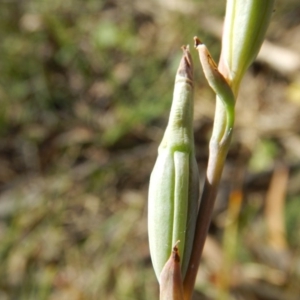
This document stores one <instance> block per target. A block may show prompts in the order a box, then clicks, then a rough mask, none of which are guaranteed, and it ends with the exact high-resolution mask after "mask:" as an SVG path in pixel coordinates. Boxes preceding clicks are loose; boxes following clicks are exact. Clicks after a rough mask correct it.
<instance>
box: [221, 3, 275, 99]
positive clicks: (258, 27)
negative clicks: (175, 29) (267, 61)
mask: <svg viewBox="0 0 300 300" xmlns="http://www.w3.org/2000/svg"><path fill="white" fill-rule="evenodd" d="M273 6H274V0H228V1H227V6H226V17H225V23H224V31H223V38H222V53H221V59H220V69H221V72H222V73H223V74H224V75H225V77H226V79H227V81H228V82H229V84H230V85H231V86H232V88H233V91H234V92H235V94H236V93H237V90H238V88H239V84H240V81H241V79H242V77H243V75H244V73H245V72H246V70H247V69H248V67H249V66H250V64H251V63H252V62H253V61H254V59H255V58H256V56H257V54H258V52H259V49H260V47H261V45H262V43H263V40H264V37H265V33H266V31H267V28H268V25H269V22H270V18H271V15H272V11H273Z"/></svg>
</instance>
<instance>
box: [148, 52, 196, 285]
mask: <svg viewBox="0 0 300 300" xmlns="http://www.w3.org/2000/svg"><path fill="white" fill-rule="evenodd" d="M183 50H184V54H183V57H182V60H181V62H180V66H179V68H178V71H177V75H176V79H175V87H174V94H173V102H172V107H171V112H170V117H169V122H168V126H167V129H166V131H165V134H164V137H163V140H162V142H161V144H160V146H159V149H158V157H157V160H156V163H155V166H154V169H153V171H152V174H151V178H150V185H149V200H148V201H149V202H148V233H149V244H150V254H151V259H152V263H153V267H154V270H155V273H156V276H157V278H158V280H159V281H160V273H161V271H162V269H163V267H164V265H165V263H166V262H167V260H168V258H169V256H170V253H171V252H172V247H173V245H174V244H175V243H176V242H177V241H178V240H179V241H180V243H179V245H178V248H179V253H180V254H181V258H182V259H181V271H182V275H183V278H184V275H185V273H186V269H187V266H188V262H189V258H190V254H191V250H192V245H193V239H194V231H195V223H196V217H197V212H198V202H199V201H198V200H199V175H198V167H197V163H196V160H195V154H194V134H193V65H192V58H191V55H190V53H189V50H188V48H183Z"/></svg>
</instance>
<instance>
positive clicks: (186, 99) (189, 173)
mask: <svg viewBox="0 0 300 300" xmlns="http://www.w3.org/2000/svg"><path fill="white" fill-rule="evenodd" d="M273 5H274V1H273V0H266V1H261V0H247V1H242V0H228V1H227V7H226V16H225V26H224V32H223V39H222V51H221V58H220V62H219V66H218V67H217V65H216V64H215V62H214V60H213V59H212V56H211V55H210V53H209V51H208V49H207V48H206V46H205V45H204V44H203V43H202V42H201V41H200V40H199V39H198V38H195V47H196V49H197V50H198V52H199V58H200V62H201V64H202V68H203V71H204V74H205V77H206V79H207V81H208V83H209V85H210V86H211V88H212V89H213V90H214V92H215V93H216V97H217V99H216V114H215V119H214V127H213V133H212V137H211V140H210V146H209V161H208V167H207V172H206V181H205V184H204V190H203V192H202V195H201V201H200V206H199V211H198V212H197V205H198V204H197V200H198V199H197V197H196V195H197V179H196V178H197V175H196V174H197V172H196V170H195V167H194V166H195V162H194V158H193V154H194V150H193V149H194V148H193V147H194V146H193V132H192V122H193V114H192V104H191V103H192V102H191V101H192V100H191V94H192V91H191V87H192V86H193V83H192V80H193V79H192V75H191V74H192V72H193V71H192V62H191V58H190V56H189V54H188V50H187V49H185V52H184V56H183V58H182V60H181V63H180V67H179V69H178V71H177V76H178V77H180V76H181V77H183V84H180V88H178V86H179V85H178V81H175V90H174V98H173V105H172V109H171V113H170V119H169V124H168V127H167V130H166V133H165V136H164V138H163V141H162V143H161V145H160V148H159V156H158V159H157V162H156V165H155V167H154V170H153V173H152V176H151V180H150V188H149V221H148V224H149V241H150V249H151V257H152V261H153V265H154V269H155V272H156V275H157V278H158V280H159V281H160V289H161V297H160V298H161V299H162V300H163V299H179V300H180V299H184V300H188V299H190V298H191V296H192V292H193V288H194V283H195V278H196V274H197V269H198V265H199V262H200V258H201V253H202V249H203V245H204V241H205V238H206V234H207V231H208V227H209V224H210V220H211V215H212V209H213V206H214V200H215V197H216V193H217V188H218V185H219V181H220V178H221V174H222V170H223V166H224V162H225V159H226V156H227V152H228V149H229V146H230V142H231V137H232V132H233V124H234V106H235V99H236V97H237V94H238V90H239V85H240V82H241V80H242V78H243V75H244V73H245V71H246V70H247V68H248V67H249V65H250V64H251V63H252V62H253V60H254V59H255V57H256V55H257V53H258V51H259V49H260V47H261V44H262V42H263V39H264V36H265V32H266V29H267V27H268V24H269V21H270V17H271V14H272V11H273ZM178 77H177V78H178ZM170 128H172V130H171V129H170ZM195 214H197V218H196V217H195ZM191 235H192V236H193V237H194V238H193V242H191ZM177 240H180V243H179V244H178V248H179V255H180V256H181V259H182V264H181V275H182V278H183V283H182V287H181V286H180V284H178V278H179V277H180V274H178V272H179V273H180V271H179V268H178V263H176V262H178V257H177V255H171V257H170V259H169V260H168V257H169V255H170V254H171V252H172V251H173V253H174V252H175V254H176V253H177V251H178V249H177V246H176V247H174V248H173V246H174V245H175V243H176V245H177ZM172 262H173V264H172ZM187 262H188V266H187ZM164 265H165V268H164ZM170 266H173V268H172V267H170ZM162 270H163V271H162ZM166 272H167V273H168V275H166ZM161 276H162V277H161ZM162 278H168V280H162ZM172 278H173V281H172ZM174 282H176V284H174ZM178 285H179V286H178ZM182 291H183V292H182Z"/></svg>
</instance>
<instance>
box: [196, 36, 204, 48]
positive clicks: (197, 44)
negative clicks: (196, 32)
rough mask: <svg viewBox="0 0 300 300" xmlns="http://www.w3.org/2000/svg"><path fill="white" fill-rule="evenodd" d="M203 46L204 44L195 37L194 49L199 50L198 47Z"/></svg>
mask: <svg viewBox="0 0 300 300" xmlns="http://www.w3.org/2000/svg"><path fill="white" fill-rule="evenodd" d="M202 44H203V43H202V42H201V40H200V39H199V38H198V37H197V36H194V47H195V48H196V49H197V47H198V46H199V45H202Z"/></svg>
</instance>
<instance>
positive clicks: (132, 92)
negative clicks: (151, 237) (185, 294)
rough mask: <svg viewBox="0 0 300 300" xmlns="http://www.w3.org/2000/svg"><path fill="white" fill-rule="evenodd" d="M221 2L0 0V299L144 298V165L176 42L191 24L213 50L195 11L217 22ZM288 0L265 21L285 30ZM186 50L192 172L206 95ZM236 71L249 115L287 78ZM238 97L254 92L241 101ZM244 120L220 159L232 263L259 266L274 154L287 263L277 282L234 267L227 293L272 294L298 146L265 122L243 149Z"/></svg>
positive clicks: (166, 93) (154, 289)
mask: <svg viewBox="0 0 300 300" xmlns="http://www.w3.org/2000/svg"><path fill="white" fill-rule="evenodd" d="M183 4H184V5H183ZM224 6H225V5H224V1H214V2H202V1H186V2H181V1H178V2H172V1H167V2H164V3H161V2H158V1H157V2H156V1H150V2H146V1H133V2H132V1H129V0H125V1H118V0H115V1H113V0H111V1H96V0H88V1H85V2H82V1H78V0H69V1H47V0H45V1H38V0H27V1H23V2H20V3H19V2H18V3H17V2H15V1H2V2H0V36H1V43H0V57H1V59H0V70H1V75H0V105H1V109H0V299H1V300H2V299H3V300H6V299H26V300H28V299H41V300H42V299H60V300H61V299H62V300H63V299H99V298H101V299H102V298H105V299H157V295H158V286H157V282H156V278H155V276H154V272H153V270H152V267H151V262H150V257H149V250H148V242H147V228H146V216H147V187H148V179H149V174H150V172H151V169H152V167H153V163H154V160H155V156H156V148H157V145H158V143H159V140H160V138H161V136H162V132H163V128H164V126H165V124H166V118H167V115H168V110H169V107H170V103H171V97H172V88H173V87H172V85H173V81H174V74H175V70H176V68H177V64H178V61H179V57H180V55H181V53H180V46H181V45H182V44H187V43H192V37H193V36H194V35H199V36H201V37H202V38H203V40H205V42H206V44H208V45H209V46H210V48H211V52H212V53H213V55H214V57H215V58H217V56H218V53H219V49H220V43H219V41H218V40H217V39H216V38H215V37H213V36H211V35H210V34H209V33H208V31H207V30H206V29H205V28H201V26H199V20H200V18H201V15H205V16H209V15H212V16H215V17H218V18H220V19H221V18H222V15H223V12H224ZM292 9H294V13H295V20H296V19H297V18H296V16H297V11H298V12H299V9H300V8H299V4H298V2H297V1H278V8H277V10H279V12H278V13H277V14H275V16H274V18H275V20H277V22H278V24H279V23H280V22H281V23H280V24H283V25H284V26H286V27H285V30H287V31H288V30H290V28H291V26H292V25H290V24H291V23H290V22H287V23H285V22H284V20H286V18H287V16H290V14H289V13H290V11H291V10H292ZM198 11H199V12H200V13H199V15H198ZM276 18H277V19H276ZM278 24H277V23H276V22H275V21H274V23H273V25H272V24H271V25H272V26H271V30H270V37H271V38H272V39H273V40H275V41H276V40H277V39H278V40H280V37H281V35H280V32H285V31H284V30H283V28H281V30H282V31H278V28H280V26H279V25H278ZM293 24H295V25H294V26H298V25H297V24H298V23H297V21H295V23H293ZM192 55H193V56H194V57H195V68H196V70H197V71H196V74H195V76H196V80H197V82H198V84H197V85H196V95H195V98H196V99H195V114H196V121H195V132H196V141H197V157H198V161H199V167H200V170H201V172H202V174H203V170H204V167H205V164H206V159H207V150H206V149H207V142H208V138H209V132H210V130H211V119H212V114H213V104H212V103H213V102H212V98H213V96H212V93H211V91H210V90H209V89H208V88H207V87H206V84H205V82H204V80H203V76H202V75H201V72H200V71H199V69H200V68H199V63H198V61H197V59H196V55H195V53H192ZM249 74H250V75H249V77H248V79H249V78H250V81H249V82H248V83H249V84H248V85H249V87H250V86H258V88H257V90H256V89H255V90H252V92H251V93H249V95H248V96H249V97H250V98H249V99H248V98H247V97H245V98H244V99H241V102H242V103H248V104H247V107H248V110H247V112H252V113H253V115H255V116H256V115H257V111H256V110H255V109H257V107H259V109H261V112H262V113H264V109H265V110H266V111H267V112H269V111H270V110H272V109H273V108H272V107H273V106H272V105H271V104H269V102H270V101H274V103H275V105H276V104H277V102H276V101H275V100H276V99H278V97H277V98H276V97H275V100H274V99H273V100H272V95H273V93H274V92H273V90H272V89H273V87H275V86H278V87H280V91H279V92H281V93H282V94H284V93H285V91H284V88H285V86H286V85H287V82H289V80H290V79H286V78H281V77H280V76H277V74H276V73H272V71H271V70H270V69H268V67H266V66H264V65H256V66H255V68H253V69H252V70H251V72H250V73H249ZM261 78H264V80H261ZM262 81H263V82H264V84H265V85H263V86H261V84H262V83H261V82H262ZM270 82H271V83H270ZM270 85H272V86H273V87H270ZM246 88H247V87H246ZM250 94H251V95H252V94H253V97H255V99H256V100H255V101H256V102H252V104H251V105H252V106H251V105H250V104H249V103H250V102H249V101H253V99H251V95H250ZM280 95H281V94H280ZM262 96H264V97H262ZM270 99H271V100H270ZM243 101H244V102H243ZM247 101H248V102H247ZM268 101H269V102H268ZM279 101H282V99H279V100H278V102H279ZM253 103H254V104H253ZM255 103H256V104H257V106H255V105H256V104H255ZM272 103H273V102H272ZM274 103H273V104H274ZM253 105H254V106H255V107H254V108H253ZM268 105H269V106H268ZM284 105H288V104H287V103H284ZM294 105H296V104H294ZM295 107H297V106H295ZM277 109H278V108H277ZM252 110H253V111H252ZM273 110H274V109H273ZM275 110H276V108H275ZM294 110H295V109H294ZM279 111H280V109H278V112H279ZM240 113H241V112H240ZM243 119H244V118H243V116H241V118H240V121H239V119H238V120H237V131H236V132H237V134H236V138H235V140H234V142H233V147H232V151H231V153H230V156H229V168H230V165H231V164H232V165H233V166H234V167H233V169H234V170H235V171H236V169H238V170H240V169H242V170H244V171H245V172H248V173H249V174H250V177H249V178H250V179H249V180H248V179H247V178H248V177H247V176H245V177H246V179H245V183H243V184H244V185H245V194H244V197H245V199H244V202H245V203H244V207H243V208H242V211H241V214H240V217H239V230H238V236H237V243H238V245H239V249H238V251H237V257H236V258H235V260H234V261H235V263H236V264H237V265H238V266H239V268H240V269H241V270H242V271H244V273H247V272H246V271H247V270H248V269H247V266H248V264H250V263H254V262H255V263H256V264H257V265H259V266H262V267H265V266H268V263H269V262H267V261H266V260H265V259H264V257H263V256H262V255H261V251H262V249H264V246H266V241H265V239H264V235H263V232H264V230H263V228H264V225H263V220H264V215H263V213H262V207H263V205H264V197H265V193H266V190H267V189H268V182H269V177H270V172H271V171H270V169H271V170H272V166H273V165H274V162H275V161H276V160H277V159H278V158H280V159H281V160H283V161H284V162H285V163H286V164H287V165H288V166H291V170H292V171H291V181H290V187H289V189H288V195H287V200H286V211H285V217H286V225H287V226H286V230H287V239H288V245H289V249H288V251H287V253H288V256H289V257H291V258H292V261H293V262H295V264H294V265H295V267H294V268H293V269H292V270H290V269H289V270H283V272H285V274H286V276H287V279H286V281H284V283H280V284H278V283H276V282H275V283H274V282H272V281H270V280H269V279H268V277H263V275H262V274H260V277H259V276H258V279H257V278H256V279H255V280H254V283H253V278H251V276H250V275H249V276H250V279H251V280H250V279H249V276H248V275H247V274H246V275H245V278H246V279H245V280H244V282H246V283H247V284H248V283H249V281H251V284H256V285H253V288H252V291H249V290H247V289H246V288H245V286H244V285H243V284H244V282H242V283H241V282H237V281H235V279H236V277H234V276H233V277H232V278H231V282H230V289H231V290H232V291H233V295H232V297H234V295H236V294H239V295H240V296H241V295H242V296H241V297H243V298H241V299H269V298H266V297H267V296H266V295H265V296H263V295H261V294H259V293H257V292H255V291H256V289H257V287H259V286H260V285H259V284H260V283H261V282H265V283H267V284H268V285H269V286H270V287H271V289H273V290H275V291H278V290H280V291H282V293H285V294H284V295H285V296H284V297H285V298H284V299H294V298H295V297H296V296H297V295H298V294H299V293H300V290H299V286H297V284H295V282H297V280H299V273H300V272H299V259H300V255H299V249H300V240H299V237H298V231H299V230H298V228H299V226H300V221H299V218H298V215H299V212H300V206H299V197H298V195H299V187H298V186H297V182H299V181H298V180H297V178H299V175H297V174H299V168H298V167H297V164H295V161H296V162H297V159H298V161H299V156H298V157H297V156H296V157H295V154H294V153H292V152H291V151H290V150H289V148H288V147H287V146H286V147H285V144H284V143H283V138H284V137H285V136H284V134H283V135H282V136H280V135H276V132H274V130H273V131H272V130H271V129H270V131H268V132H266V131H264V130H263V128H261V129H258V130H257V135H256V138H257V140H258V143H256V142H255V143H253V145H252V147H250V146H249V144H247V141H246V142H245V137H246V136H247V134H248V132H247V129H249V128H252V127H253V126H252V125H253V123H251V122H250V123H247V124H248V125H246V126H244V125H243V123H242V122H241V120H243ZM243 126H244V127H243ZM245 127H246V128H245ZM284 130H285V131H284V132H288V133H289V134H290V135H292V136H293V137H295V138H296V137H297V135H298V134H299V128H296V127H292V128H286V129H284ZM269 146H270V147H271V148H270V147H269ZM245 153H246V154H245ZM252 154H253V159H252V161H251V160H250V158H251V157H252ZM253 166H254V167H253ZM254 171H255V172H256V173H255V172H254ZM257 172H258V175H257ZM253 173H254V175H253ZM251 176H252V177H251ZM260 176H261V177H260ZM224 177H225V180H227V186H231V185H232V182H233V180H232V177H230V176H227V175H226V172H225V175H224ZM247 180H248V181H247ZM239 188H242V187H241V186H239ZM225 191H226V189H225ZM222 195H224V193H223V189H221V196H220V197H219V198H220V199H221V200H220V199H219V200H218V202H217V204H218V203H221V204H220V205H219V206H218V205H217V209H216V215H215V217H214V221H213V227H212V231H211V232H210V234H211V237H212V238H213V239H214V240H215V242H216V243H217V245H219V246H218V247H220V251H222V246H221V245H222V233H223V231H224V228H225V230H226V226H225V225H226V224H225V225H224V222H223V223H222V213H223V212H222V211H221V212H220V211H218V207H222V201H223V200H224V199H225V200H224V201H225V202H226V201H227V200H228V197H226V192H225V198H224V197H223V196H222ZM222 199H223V200H222ZM226 203H227V202H226ZM225 206H226V205H225ZM223 210H224V207H223ZM220 220H221V221H220ZM258 220H259V221H258ZM249 228H250V229H249ZM253 228H255V229H253ZM252 229H253V230H252ZM254 233H255V234H254ZM249 240H251V241H253V243H252V244H251V243H250V244H251V245H250V244H249ZM253 245H254V246H255V245H261V247H254V246H253ZM213 259H215V258H213ZM206 264H208V265H209V261H207V260H206V258H205V257H204V260H203V266H201V268H200V269H201V270H207V273H206V274H205V276H204V277H201V276H200V279H199V280H200V283H199V284H198V285H197V286H198V288H199V287H201V288H199V289H198V290H199V292H201V291H202V292H203V293H204V292H205V293H206V296H204V295H203V294H202V296H200V294H199V295H198V298H197V299H209V297H211V296H212V295H213V292H211V291H212V290H214V287H215V284H216V283H215V281H214V276H216V273H217V272H218V271H216V270H213V269H210V268H206ZM235 267H236V266H235ZM259 270H260V269H259ZM259 270H258V271H257V270H256V271H257V272H259ZM242 273H243V272H242ZM244 273H243V274H244ZM247 276H248V277H247ZM201 278H202V279H201ZM201 280H202V281H201ZM239 288H240V290H239ZM245 290H246V291H245ZM266 293H267V292H266ZM294 295H295V297H294ZM264 297H265V298H264ZM293 297H294V298H293ZM234 299H237V298H234ZM239 299H240V298H239ZM274 299H275V298H274ZM278 299H281V298H278ZM295 299H296V298H295Z"/></svg>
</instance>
